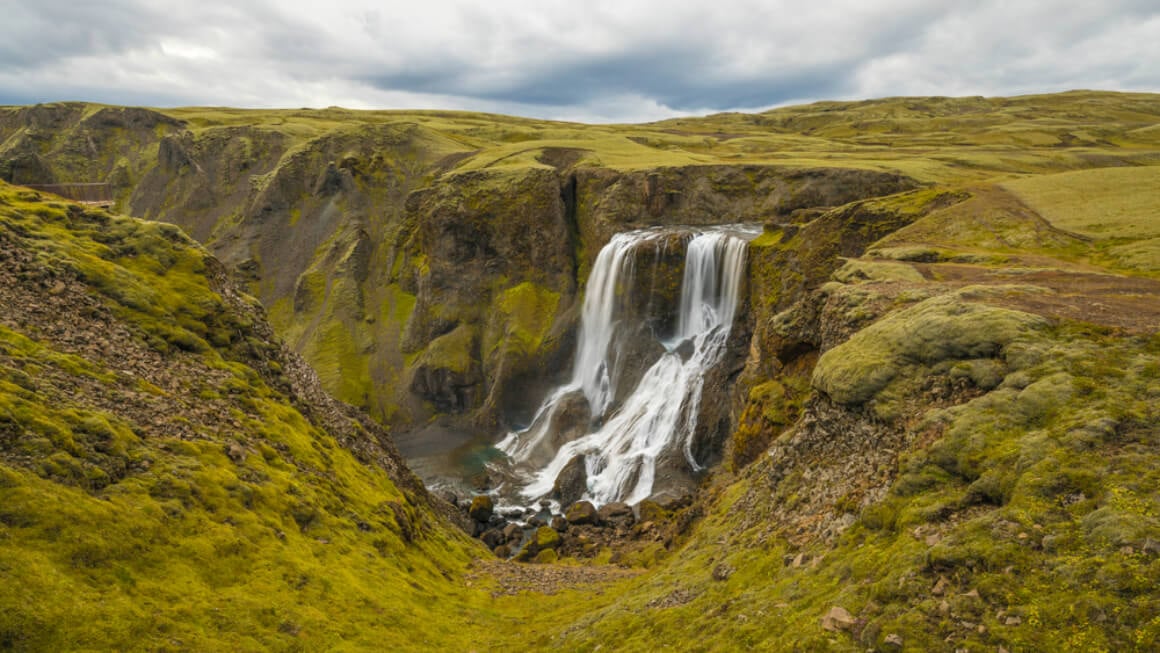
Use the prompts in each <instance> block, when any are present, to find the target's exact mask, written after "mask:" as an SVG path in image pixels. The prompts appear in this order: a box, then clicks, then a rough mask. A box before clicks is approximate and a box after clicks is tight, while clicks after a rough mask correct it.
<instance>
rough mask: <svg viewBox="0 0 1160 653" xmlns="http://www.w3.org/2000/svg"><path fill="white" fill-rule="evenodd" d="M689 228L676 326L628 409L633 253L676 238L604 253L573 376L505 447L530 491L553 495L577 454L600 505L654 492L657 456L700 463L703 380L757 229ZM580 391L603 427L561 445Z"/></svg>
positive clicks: (649, 233)
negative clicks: (620, 392)
mask: <svg viewBox="0 0 1160 653" xmlns="http://www.w3.org/2000/svg"><path fill="white" fill-rule="evenodd" d="M683 233H684V234H685V235H686V237H688V238H689V239H688V240H687V246H686V254H685V265H684V275H683V280H682V283H681V302H680V308H679V310H678V314H677V326H676V332H675V333H674V334H673V335H672V337H671V338H669V339H668V340H666V341H664V342H662V343H661V344H662V345H664V349H665V351H664V353H663V354H662V355H661V356H660V357H659V358H658V359H657V360H656V362H655V363H653V364H652V366H651V367H650V368H649V369H648V370H647V371H646V372H645V373H644V376H643V377H641V379H640V381H639V382H638V384H637V386H636V388H635V389H634V390H633V391H632V393H631V394H630V395H628V397H627V398H626V399H625V400H624V402H623V404H622V405H620V406H613V400H614V398H615V397H616V390H617V384H618V382H619V381H620V380H621V379H619V378H618V377H619V376H620V375H619V373H618V360H617V359H618V357H619V356H620V355H621V354H622V352H621V351H620V349H619V347H618V346H616V342H617V336H618V334H619V333H623V332H624V331H623V330H625V329H626V328H628V327H629V326H631V325H625V324H624V323H623V322H624V320H623V316H624V313H625V310H624V309H625V307H624V306H623V302H624V299H625V291H624V288H626V287H631V286H632V284H633V276H634V274H633V273H634V269H633V265H634V261H635V257H634V256H633V255H632V254H633V251H634V250H635V249H636V248H638V247H642V246H652V247H659V246H662V245H661V244H662V243H667V242H669V240H671V239H670V238H669V237H670V236H671V235H672V231H671V230H658V229H652V230H642V231H633V232H628V233H622V234H617V235H616V236H614V237H613V238H612V240H611V241H610V242H609V243H608V245H606V246H605V247H604V249H602V250H601V251H600V254H599V255H598V256H597V259H596V263H595V265H594V266H593V268H592V273H591V275H590V277H589V281H588V289H587V292H586V294H585V297H584V308H583V313H582V315H581V324H580V334H579V335H580V337H579V341H578V345H577V351H576V357H575V361H574V367H573V371H572V379H571V381H570V382H569V383H567V384H565V385H563V386H561V387H559V388H557V389H556V390H555V391H554V392H552V393H551V394H550V395H549V397H548V398H547V399H546V400H545V401H544V403H543V405H541V406H540V408H539V410H538V411H537V413H536V416H535V417H534V419H533V421H532V424H531V426H530V427H528V428H527V429H525V430H523V431H520V432H513V433H509V434H508V436H507V437H506V438H505V439H504V440H503V441H502V442H500V443H499V444H498V445H497V447H498V448H499V449H500V450H501V451H503V452H504V453H506V454H508V456H509V457H510V459H511V460H512V461H513V462H514V463H515V464H516V466H517V469H520V468H522V469H523V470H524V473H525V474H526V475H527V479H528V482H527V484H526V485H525V486H524V487H523V488H522V490H521V494H522V495H523V496H524V497H525V498H527V499H536V498H539V497H542V496H545V495H548V494H549V493H550V492H551V491H552V487H553V484H554V483H555V480H556V478H557V476H558V475H559V474H560V472H561V471H562V470H563V469H564V467H565V466H566V465H567V464H568V462H569V461H571V460H572V459H573V458H574V457H576V456H583V458H584V465H585V471H586V472H587V482H588V491H587V493H586V494H585V496H586V498H589V499H591V500H592V501H594V502H595V503H598V504H600V503H608V502H611V501H627V502H630V503H635V502H637V501H640V500H642V499H645V498H647V497H648V496H649V495H650V494H651V493H652V490H653V482H654V480H655V475H656V463H657V460H658V458H659V457H660V456H661V455H662V454H665V453H666V452H669V451H680V452H681V453H683V456H684V458H685V461H686V462H687V463H688V465H689V467H690V468H691V469H692V470H694V471H695V470H699V469H700V466H699V464H698V463H697V461H696V460H695V458H694V456H693V452H692V444H693V434H694V431H695V429H696V426H697V411H698V408H699V406H700V403H701V392H702V386H703V378H704V374H705V372H706V371H707V370H709V369H710V368H712V367H713V366H714V365H716V364H717V363H718V362H719V361H720V360H721V357H722V354H723V353H724V351H725V345H726V341H727V340H728V337H729V332H730V329H731V327H732V323H733V316H734V314H735V313H736V311H737V305H738V302H739V298H740V292H741V285H742V281H743V278H744V267H745V252H746V247H747V240H748V238H751V237H752V236H753V235H755V234H756V231H753V230H746V229H743V228H739V227H731V228H718V229H704V230H700V231H693V230H688V229H686V230H684V231H683ZM577 391H580V392H582V393H583V395H584V398H585V399H586V400H587V402H588V406H589V407H590V409H591V414H592V416H593V417H594V418H595V420H594V423H596V424H599V427H598V428H596V429H595V430H594V431H591V432H589V433H587V434H585V435H582V436H581V437H579V438H577V439H574V440H571V441H570V442H565V443H562V444H560V445H559V446H556V445H555V443H553V438H554V436H555V435H556V434H555V433H553V429H554V427H555V425H556V419H555V415H556V413H557V412H558V411H560V410H562V409H561V406H563V405H564V404H565V402H564V398H565V397H568V396H569V395H572V394H573V393H576V392H577ZM606 413H607V414H606ZM545 461H546V462H545Z"/></svg>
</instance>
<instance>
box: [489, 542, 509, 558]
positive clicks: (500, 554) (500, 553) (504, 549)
mask: <svg viewBox="0 0 1160 653" xmlns="http://www.w3.org/2000/svg"><path fill="white" fill-rule="evenodd" d="M492 552H493V553H495V557H497V558H505V559H506V558H510V557H512V548H511V547H510V546H508V545H506V544H501V545H499V546H497V547H495V549H494V550H493V551H492Z"/></svg>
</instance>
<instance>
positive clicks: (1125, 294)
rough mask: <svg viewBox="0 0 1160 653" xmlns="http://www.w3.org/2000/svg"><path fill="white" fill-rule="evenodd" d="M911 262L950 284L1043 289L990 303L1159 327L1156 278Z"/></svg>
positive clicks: (1136, 328)
mask: <svg viewBox="0 0 1160 653" xmlns="http://www.w3.org/2000/svg"><path fill="white" fill-rule="evenodd" d="M915 267H916V268H917V269H918V270H919V271H920V272H922V274H923V276H925V277H927V278H928V279H938V280H939V281H942V282H944V283H947V284H950V285H960V284H961V285H1021V286H1022V285H1026V286H1035V287H1039V288H1043V289H1044V290H1045V292H1034V291H1030V290H1029V291H1028V292H1010V293H1006V294H1002V295H998V294H996V295H990V296H987V297H983V298H980V299H982V300H983V301H986V302H987V303H988V304H993V305H996V306H1002V307H1004V308H1012V309H1016V310H1020V311H1026V312H1028V313H1035V314H1038V315H1043V316H1045V317H1050V318H1054V319H1064V320H1077V321H1081V322H1090V323H1093V324H1099V325H1101V326H1106V327H1111V328H1114V329H1118V330H1122V331H1124V332H1126V333H1130V334H1150V333H1155V332H1156V331H1157V330H1160V281H1158V280H1155V279H1147V278H1142V277H1127V276H1119V275H1112V274H1102V273H1097V272H1087V271H1081V270H1059V269H1021V268H998V269H997V268H989V267H983V266H977V265H964V264H951V263H936V264H917V265H915Z"/></svg>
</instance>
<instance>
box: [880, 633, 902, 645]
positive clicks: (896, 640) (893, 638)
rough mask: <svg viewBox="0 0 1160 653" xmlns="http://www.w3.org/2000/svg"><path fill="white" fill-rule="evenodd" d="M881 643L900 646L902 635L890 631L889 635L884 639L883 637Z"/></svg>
mask: <svg viewBox="0 0 1160 653" xmlns="http://www.w3.org/2000/svg"><path fill="white" fill-rule="evenodd" d="M883 643H884V644H885V645H886V646H893V647H894V648H902V635H899V634H898V633H890V634H889V635H887V636H886V639H885V641H883Z"/></svg>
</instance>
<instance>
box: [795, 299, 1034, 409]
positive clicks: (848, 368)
mask: <svg viewBox="0 0 1160 653" xmlns="http://www.w3.org/2000/svg"><path fill="white" fill-rule="evenodd" d="M1046 325H1047V320H1045V319H1044V318H1042V317H1040V316H1037V315H1032V314H1030V313H1023V312H1020V311H1013V310H1009V309H1004V308H997V307H993V306H988V305H985V304H977V303H973V302H969V301H966V300H964V299H962V298H961V297H960V296H958V295H947V296H940V297H934V298H931V299H928V300H925V301H923V302H921V303H919V304H917V305H915V306H912V307H910V308H907V309H904V310H902V311H898V312H897V313H893V314H891V315H889V316H887V317H885V318H883V319H881V320H879V321H878V322H876V323H874V324H872V325H870V326H869V327H867V328H865V329H863V330H861V331H859V332H858V333H856V334H855V335H854V336H853V337H851V338H850V339H849V340H848V341H846V342H844V343H842V344H841V345H838V346H837V347H834V348H833V349H830V350H829V351H827V352H825V353H824V354H822V357H821V358H820V359H819V360H818V364H817V367H816V368H815V370H814V373H813V378H812V383H813V386H814V387H815V388H817V389H818V390H821V391H822V392H825V393H826V394H827V395H829V397H830V398H831V399H833V400H834V401H837V402H838V403H842V404H861V403H865V402H867V401H869V400H871V399H873V398H874V396H875V395H877V394H878V393H879V392H880V391H881V390H882V389H883V388H885V387H886V386H887V384H889V383H890V382H891V381H892V380H893V379H894V378H895V376H897V375H898V374H899V372H900V371H901V370H902V369H903V368H904V367H906V366H907V365H913V364H920V365H931V364H934V363H938V362H940V361H944V360H952V359H978V358H984V357H988V358H993V357H998V356H1001V355H1002V351H1003V348H1004V347H1005V346H1006V345H1008V344H1010V343H1012V342H1014V341H1015V340H1017V339H1019V338H1023V337H1026V336H1028V335H1029V334H1030V333H1031V332H1033V331H1034V330H1036V329H1042V328H1043V327H1045V326H1046Z"/></svg>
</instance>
